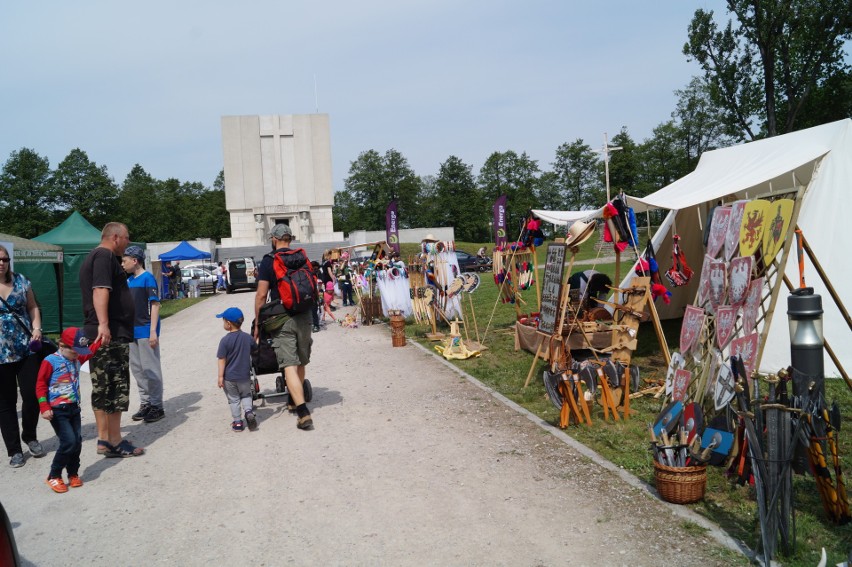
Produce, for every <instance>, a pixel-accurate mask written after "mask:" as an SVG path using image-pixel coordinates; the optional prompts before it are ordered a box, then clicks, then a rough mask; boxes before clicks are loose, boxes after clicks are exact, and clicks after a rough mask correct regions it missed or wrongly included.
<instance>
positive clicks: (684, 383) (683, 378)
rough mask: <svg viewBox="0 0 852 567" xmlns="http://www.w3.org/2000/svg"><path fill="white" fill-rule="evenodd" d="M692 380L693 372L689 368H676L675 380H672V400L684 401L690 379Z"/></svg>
mask: <svg viewBox="0 0 852 567" xmlns="http://www.w3.org/2000/svg"><path fill="white" fill-rule="evenodd" d="M690 380H692V372H690V371H689V370H683V369H680V370H675V375H674V381H673V382H672V400H677V401H684V400H685V399H686V389H687V388H688V387H689V381H690Z"/></svg>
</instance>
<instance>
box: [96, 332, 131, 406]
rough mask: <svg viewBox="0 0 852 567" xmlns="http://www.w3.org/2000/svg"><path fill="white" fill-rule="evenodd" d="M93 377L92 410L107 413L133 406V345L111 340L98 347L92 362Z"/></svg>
mask: <svg viewBox="0 0 852 567" xmlns="http://www.w3.org/2000/svg"><path fill="white" fill-rule="evenodd" d="M89 372H90V373H91V376H92V409H95V410H102V411H104V412H106V413H115V412H122V411H127V409H128V408H129V407H130V345H129V344H127V343H120V342H111V343H110V344H109V345H107V346H102V347H101V348H99V349H98V351H97V352H96V353H95V355H94V356H93V357H92V358H91V360H90V361H89Z"/></svg>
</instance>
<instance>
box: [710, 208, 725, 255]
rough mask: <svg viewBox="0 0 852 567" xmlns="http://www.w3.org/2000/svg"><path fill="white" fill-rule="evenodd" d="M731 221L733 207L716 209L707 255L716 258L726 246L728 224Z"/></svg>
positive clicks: (711, 225) (711, 224)
mask: <svg viewBox="0 0 852 567" xmlns="http://www.w3.org/2000/svg"><path fill="white" fill-rule="evenodd" d="M730 220H731V207H716V208H715V209H714V211H713V222H711V223H710V235H709V236H708V237H707V254H709V255H710V256H712V257H713V258H715V257H716V256H718V255H719V251H720V250H721V249H722V246H724V245H725V235H727V234H728V223H729V221H730Z"/></svg>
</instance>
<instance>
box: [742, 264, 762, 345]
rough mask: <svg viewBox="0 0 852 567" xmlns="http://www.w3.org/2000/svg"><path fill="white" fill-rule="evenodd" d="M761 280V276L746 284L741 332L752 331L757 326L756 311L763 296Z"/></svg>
mask: <svg viewBox="0 0 852 567" xmlns="http://www.w3.org/2000/svg"><path fill="white" fill-rule="evenodd" d="M763 282H764V279H763V278H757V279H755V280H752V282H751V283H750V284H748V292H747V293H746V298H745V302H744V303H743V333H746V334H748V333H753V332H754V330H755V328H756V327H757V312H758V310H759V309H760V300H761V298H762V297H763Z"/></svg>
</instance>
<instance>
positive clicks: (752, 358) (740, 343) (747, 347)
mask: <svg viewBox="0 0 852 567" xmlns="http://www.w3.org/2000/svg"><path fill="white" fill-rule="evenodd" d="M758 340H759V339H758V335H757V333H752V334H750V335H746V336H744V337H740V338H738V339H734V340H733V341H731V356H739V357H741V358H742V359H743V365H744V366H745V369H746V374H747V376H748V377H749V378H750V377H751V373H752V371H753V370H754V363H755V362H757V346H758Z"/></svg>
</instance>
